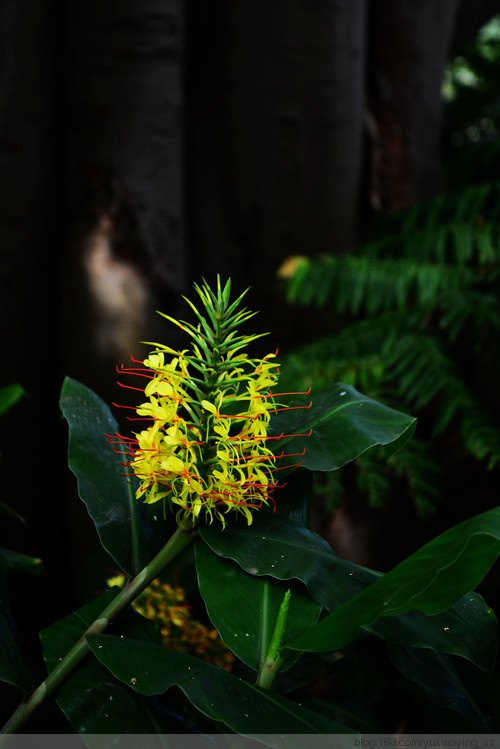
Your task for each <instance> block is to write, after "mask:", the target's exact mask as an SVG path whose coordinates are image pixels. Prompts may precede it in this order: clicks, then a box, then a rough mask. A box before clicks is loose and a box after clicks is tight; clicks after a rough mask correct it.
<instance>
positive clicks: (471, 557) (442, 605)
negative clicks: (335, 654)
mask: <svg viewBox="0 0 500 749" xmlns="http://www.w3.org/2000/svg"><path fill="white" fill-rule="evenodd" d="M499 553H500V508H495V509H494V510H489V511H488V512H485V513H483V514H481V515H476V516H475V517H473V518H470V519H469V520H465V521H464V522H462V523H460V524H459V525H456V526H455V527H453V528H451V529H450V530H448V531H446V532H445V533H442V534H441V535H440V536H438V537H437V538H435V539H434V540H432V541H430V542H429V543H428V544H425V546H423V547H422V548H421V549H419V550H418V551H416V552H415V553H414V554H412V555H411V556H410V557H408V559H405V560H404V562H401V564H398V565H397V566H396V567H394V569H392V570H391V571H390V572H388V573H387V574H386V575H384V576H382V577H380V578H379V579H378V580H376V581H375V582H374V583H372V585H370V586H368V587H367V588H365V590H363V591H362V592H361V593H359V594H358V595H357V596H356V597H355V598H352V599H351V600H349V601H347V602H346V603H345V604H343V605H342V606H340V607H339V608H338V609H337V610H336V611H334V612H333V613H331V614H329V615H328V616H327V617H326V618H325V619H323V621H321V622H320V623H319V624H318V625H317V627H315V629H314V630H312V631H311V632H310V633H308V634H305V635H303V636H301V637H299V638H298V639H297V640H295V641H294V642H293V643H291V644H290V647H293V648H294V649H295V648H296V649H298V650H314V651H322V650H333V649H336V648H339V647H343V645H345V644H347V643H348V642H351V640H353V639H354V638H355V637H356V636H357V634H358V633H359V630H360V629H361V627H368V626H371V625H373V624H374V623H375V622H376V621H377V620H378V619H379V617H386V616H395V615H398V614H404V613H406V612H408V611H412V610H417V611H421V612H422V613H424V614H427V615H432V614H439V613H441V612H444V611H446V609H448V608H449V607H450V606H452V605H453V604H455V603H456V602H457V601H459V600H460V598H462V597H463V596H464V595H465V594H466V592H467V591H468V590H471V589H473V588H475V587H476V586H477V585H479V583H480V582H481V581H482V579H483V578H484V576H485V575H486V573H487V572H488V571H489V569H490V568H491V566H492V565H493V563H494V561H495V560H496V558H497V556H498V554H499ZM488 613H489V616H490V618H491V619H492V620H493V621H495V622H496V618H495V615H494V613H493V611H491V610H489V611H488ZM446 628H447V629H449V630H450V632H451V627H449V626H448V625H446ZM491 666H493V664H491Z"/></svg>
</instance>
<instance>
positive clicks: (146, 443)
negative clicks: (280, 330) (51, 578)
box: [115, 281, 282, 527]
mask: <svg viewBox="0 0 500 749" xmlns="http://www.w3.org/2000/svg"><path fill="white" fill-rule="evenodd" d="M195 289H196V291H197V293H198V295H199V296H200V298H201V301H202V303H203V307H204V310H205V313H206V315H202V314H200V312H199V311H198V309H197V308H196V307H195V305H194V304H192V303H191V302H190V301H189V300H186V301H187V302H188V304H189V305H190V306H191V308H192V309H193V311H194V313H195V315H196V317H197V319H198V324H197V325H192V324H190V323H187V322H178V321H176V320H174V319H172V318H170V317H168V316H167V315H163V316H164V317H166V318H167V319H168V320H170V321H171V322H173V323H174V324H175V325H177V326H178V327H180V328H181V329H182V330H183V331H185V332H186V333H187V334H188V335H189V336H190V337H191V349H190V350H184V351H180V352H178V351H174V350H173V349H171V348H170V347H168V346H163V345H159V344H151V345H154V346H155V349H154V351H152V352H151V353H150V354H149V356H148V357H147V358H146V359H145V360H144V362H134V363H135V364H139V365H141V366H140V367H138V368H137V367H135V368H131V369H127V370H123V371H126V372H129V373H131V374H135V375H139V376H142V377H145V378H146V379H147V380H148V382H147V384H146V387H145V388H144V395H145V396H146V398H147V401H146V402H144V403H142V404H141V405H140V406H139V407H138V408H137V409H136V412H137V416H138V417H140V418H141V419H146V420H147V421H148V422H149V426H148V427H147V428H146V429H144V430H142V431H140V432H137V433H136V434H135V436H134V437H133V438H124V437H121V436H120V435H117V436H116V438H115V442H116V443H121V444H125V445H126V452H127V457H128V461H127V465H129V466H130V468H131V469H132V471H133V473H134V474H135V475H136V476H137V477H138V478H139V481H140V485H139V488H138V490H137V497H138V498H139V497H143V498H144V501H145V502H148V503H151V502H157V501H158V500H164V501H168V502H170V504H171V505H172V506H174V507H175V508H176V509H177V521H178V523H179V524H180V525H182V526H183V527H193V526H194V525H195V524H196V523H198V522H200V521H208V522H212V520H213V519H214V517H216V518H218V519H219V520H220V521H221V522H222V525H223V526H224V524H225V518H224V515H225V514H227V513H228V512H230V511H231V510H236V511H237V512H240V513H241V514H243V515H244V516H245V518H246V520H247V522H248V524H249V525H250V523H251V522H252V510H253V509H255V508H259V507H261V506H262V505H263V504H264V505H268V504H269V503H270V501H271V494H272V492H273V490H274V489H275V488H276V486H277V485H278V484H277V481H276V480H275V478H274V474H275V472H276V470H277V469H276V460H277V458H276V457H275V455H274V453H273V452H272V450H271V449H270V448H269V446H268V441H269V440H270V439H276V438H275V437H274V438H273V437H271V436H270V434H269V421H270V416H271V414H272V413H274V412H275V411H277V410H280V409H281V407H282V406H281V405H280V404H277V403H276V401H275V395H274V394H273V391H272V388H274V387H275V385H276V383H277V381H278V374H279V370H278V364H277V362H276V361H275V356H276V355H275V354H268V355H267V356H265V357H264V358H263V359H255V358H250V357H248V355H247V353H245V352H243V351H242V349H244V348H245V347H246V346H248V344H249V343H251V342H252V341H253V340H255V339H256V338H259V337H260V336H258V335H253V336H240V335H237V326H238V325H240V324H241V323H242V322H244V321H246V320H248V319H249V318H250V317H252V316H253V314H254V313H252V312H249V311H248V310H246V309H242V310H240V311H238V310H237V308H238V306H239V304H240V302H241V299H242V296H243V295H241V296H240V297H239V298H238V299H237V300H236V301H235V302H233V303H232V304H230V301H229V294H230V283H229V281H228V282H227V283H226V285H225V286H224V288H223V289H222V288H221V285H220V281H219V282H218V288H217V293H216V294H214V293H213V292H212V291H211V290H210V288H209V287H208V286H207V285H206V284H203V285H202V286H201V287H198V286H195Z"/></svg>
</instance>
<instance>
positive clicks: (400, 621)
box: [200, 510, 496, 670]
mask: <svg viewBox="0 0 500 749" xmlns="http://www.w3.org/2000/svg"><path fill="white" fill-rule="evenodd" d="M200 535H201V537H202V538H203V540H204V541H205V542H206V543H207V544H208V545H209V546H210V547H211V548H212V550H213V551H215V553H216V554H219V556H223V557H229V558H230V559H233V560H234V561H236V562H238V564H239V565H240V566H241V567H242V568H243V569H244V570H246V571H249V572H251V573H252V574H256V575H271V576H273V577H276V578H278V579H280V580H289V579H291V578H297V579H299V580H301V581H302V582H303V583H305V584H306V585H307V587H308V589H309V592H310V593H311V595H312V596H313V597H314V598H315V599H316V600H317V601H318V602H319V603H321V604H322V606H324V607H325V608H326V609H328V610H329V611H335V610H336V609H337V610H340V608H341V607H342V606H343V605H347V604H348V603H349V601H350V600H351V599H354V598H355V597H356V596H358V594H360V593H362V592H363V591H364V590H365V589H369V587H371V586H372V584H373V583H375V582H377V581H379V580H381V579H383V577H384V576H383V575H381V573H378V572H375V571H373V570H369V569H366V568H364V567H361V566H359V565H356V564H354V563H352V562H348V561H346V560H343V559H339V558H338V557H336V556H335V554H334V553H333V551H332V549H331V547H330V546H329V544H328V543H327V542H326V541H325V540H324V539H322V538H321V537H320V536H318V535H317V534H316V533H313V532H312V531H310V530H308V529H307V528H304V526H302V525H301V524H299V523H296V522H295V521H293V520H292V519H291V518H288V519H286V518H280V520H279V522H276V519H275V517H274V516H273V515H272V513H271V512H265V511H262V510H261V511H260V512H259V513H258V514H256V516H255V520H254V522H253V524H252V525H251V526H250V527H249V528H248V527H246V526H243V525H240V526H236V527H230V528H227V529H226V530H225V531H224V533H220V532H217V530H216V529H215V528H212V527H208V528H203V529H201V531H200ZM322 626H323V623H322V622H320V624H319V625H318V628H319V627H322ZM363 626H365V627H367V628H368V630H369V631H370V632H371V633H373V634H375V635H377V636H378V637H382V638H385V639H388V640H393V641H394V642H397V643H400V644H405V645H409V646H413V647H424V648H425V647H426V648H431V649H436V650H442V651H443V652H447V653H452V654H456V655H460V656H462V657H464V658H467V659H469V660H470V661H472V662H473V663H475V664H476V665H477V666H479V667H480V668H482V669H485V670H487V669H488V668H489V667H490V666H491V662H492V654H493V655H494V653H495V652H496V620H495V617H494V616H492V614H491V612H490V609H489V608H488V607H487V606H486V604H485V603H484V601H483V600H482V598H481V597H480V596H478V595H477V594H475V593H469V594H467V595H465V596H463V597H462V598H461V599H460V596H459V597H458V599H457V602H456V603H455V604H454V605H453V606H452V607H451V608H449V609H448V610H447V611H446V612H444V613H442V614H437V615H434V616H426V615H424V614H423V613H420V612H418V611H411V612H408V613H405V614H403V615H400V616H397V617H391V618H385V617H384V618H379V619H376V620H373V621H371V622H368V621H367V623H366V624H365V625H363ZM316 629H317V628H316ZM316 629H315V630H314V632H315V631H316ZM448 630H449V631H448ZM357 631H358V630H356V634H357ZM356 634H353V636H352V637H351V639H353V638H354V637H355V636H356ZM316 644H317V642H316V641H315V640H314V636H313V635H312V634H311V640H310V647H308V650H320V648H319V647H318V648H316ZM339 647H340V646H339ZM327 649H331V650H333V649H334V648H327Z"/></svg>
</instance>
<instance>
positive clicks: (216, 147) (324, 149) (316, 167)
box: [188, 0, 365, 308]
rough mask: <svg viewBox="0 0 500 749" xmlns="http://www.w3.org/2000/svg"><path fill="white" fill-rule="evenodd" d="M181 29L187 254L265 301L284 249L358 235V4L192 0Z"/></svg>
mask: <svg viewBox="0 0 500 749" xmlns="http://www.w3.org/2000/svg"><path fill="white" fill-rule="evenodd" d="M190 34H191V45H192V50H193V52H196V55H195V57H193V58H192V59H191V62H190V69H189V71H188V82H189V90H190V91H191V96H192V103H191V104H190V109H189V112H190V122H191V127H190V143H191V148H190V158H191V165H192V172H191V182H190V195H191V200H192V206H191V209H190V226H191V227H192V233H191V241H192V248H193V249H192V251H193V258H195V262H196V264H197V265H198V264H199V265H200V267H201V269H202V271H203V273H204V274H207V275H210V274H213V273H214V272H216V271H220V272H222V273H224V274H230V275H231V276H232V277H233V278H234V279H235V280H236V282H237V284H238V286H239V287H244V286H246V285H248V283H249V282H252V283H253V284H257V288H256V289H255V290H254V292H253V294H252V302H253V303H255V301H254V300H255V299H256V298H257V303H258V306H259V307H261V308H262V307H264V308H266V307H267V308H268V307H269V304H270V302H269V299H268V297H269V294H270V293H272V289H273V288H274V286H275V273H276V270H277V268H278V267H279V265H280V263H281V262H282V261H283V260H284V259H285V258H286V257H287V256H289V255H292V254H307V255H314V254H318V253H324V252H334V253H336V252H343V251H346V250H348V249H351V248H352V247H353V246H354V244H355V242H356V239H357V232H358V209H359V192H360V184H361V162H362V142H363V112H364V96H363V90H364V87H363V75H364V68H365V56H364V55H365V44H364V40H365V2H364V0H349V1H344V2H335V3H330V2H319V1H318V2H314V1H311V2H302V1H301V0H286V2H285V1H284V0H281V1H279V2H273V3H269V2H265V0H255V1H254V2H252V3H247V2H244V1H242V0H239V1H237V2H235V1H234V0H219V2H215V3H210V4H206V5H203V4H197V3H194V4H193V5H192V8H191V20H190ZM259 286H260V288H259Z"/></svg>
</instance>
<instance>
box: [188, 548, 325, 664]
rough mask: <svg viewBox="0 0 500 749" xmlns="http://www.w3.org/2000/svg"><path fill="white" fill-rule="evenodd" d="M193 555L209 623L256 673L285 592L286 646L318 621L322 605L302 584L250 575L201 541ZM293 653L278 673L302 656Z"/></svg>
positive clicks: (264, 654)
mask: <svg viewBox="0 0 500 749" xmlns="http://www.w3.org/2000/svg"><path fill="white" fill-rule="evenodd" d="M195 557H196V569H197V572H198V582H199V587H200V593H201V596H202V598H203V600H204V601H205V605H206V607H207V612H208V616H209V617H210V621H211V622H212V624H213V625H214V627H216V628H217V630H218V632H219V634H220V636H221V638H222V640H223V641H224V642H225V644H226V645H227V646H228V647H229V648H230V649H231V650H232V651H233V653H234V654H235V655H236V656H237V657H238V658H239V659H240V660H241V661H243V663H245V664H246V665H247V666H249V667H250V668H253V669H255V670H256V671H258V670H260V668H261V666H262V663H263V662H264V659H265V657H266V655H267V651H268V648H269V643H270V640H271V636H272V634H273V629H274V626H275V624H276V619H277V616H278V612H279V610H280V606H281V603H282V601H283V596H284V594H285V592H286V591H287V589H288V588H291V599H290V611H289V613H288V617H287V624H286V627H285V637H284V644H286V642H287V641H290V640H292V639H294V638H295V637H298V636H299V634H301V633H302V632H305V631H306V630H307V629H308V628H309V627H311V626H312V625H313V624H314V623H315V622H316V621H317V619H318V616H319V612H320V610H321V606H320V604H318V603H317V602H316V601H315V600H313V599H312V598H311V596H309V594H308V593H307V589H306V588H304V587H303V586H302V585H301V584H300V583H299V584H297V583H296V584H295V585H292V586H290V585H285V584H284V583H282V582H278V581H277V580H276V579H274V578H271V577H267V576H262V577H257V576H255V575H251V574H249V573H248V572H245V571H244V570H242V568H241V567H240V566H239V565H237V564H233V563H232V562H231V561H230V560H228V559H221V558H220V557H218V556H217V555H216V554H214V553H213V552H212V551H211V550H210V549H209V548H208V546H207V545H206V544H204V543H203V542H201V543H200V542H197V543H196V546H195ZM289 652H290V651H289ZM294 655H295V657H292V658H291V659H289V660H287V662H286V664H285V665H284V666H282V667H281V670H284V668H289V667H290V666H291V665H292V664H293V663H295V661H296V660H297V658H298V657H299V655H300V654H294Z"/></svg>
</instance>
